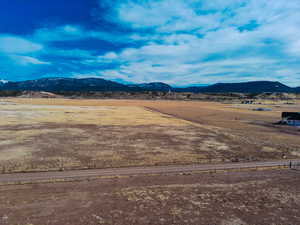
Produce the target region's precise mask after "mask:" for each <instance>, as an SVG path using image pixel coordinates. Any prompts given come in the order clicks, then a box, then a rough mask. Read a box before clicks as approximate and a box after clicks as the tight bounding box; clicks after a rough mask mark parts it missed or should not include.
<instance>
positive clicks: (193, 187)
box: [0, 170, 300, 225]
mask: <svg viewBox="0 0 300 225" xmlns="http://www.w3.org/2000/svg"><path fill="white" fill-rule="evenodd" d="M299 185H300V176H299V173H298V172H296V171H290V170H282V171H252V172H230V173H224V174H191V175H164V176H138V177H131V178H130V177H128V178H107V179H99V180H93V181H85V182H69V183H56V184H35V185H18V186H1V187H0V224H3V225H6V224H7V225H8V224H9V225H29V224H32V225H40V224H47V225H61V224H64V225H82V224H89V225H96V224H114V225H119V224H120V225H124V224H136V225H138V224H143V225H144V224H153V225H154V224H155V225H157V224H161V225H169V224H178V225H179V224H180V225H184V224H187V225H193V224H195V225H207V224H215V225H233V224H234V225H238V224H239V225H253V224H255V225H271V224H274V225H278V224H284V225H286V224H300V216H299V215H300V189H299Z"/></svg>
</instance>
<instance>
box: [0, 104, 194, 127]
mask: <svg viewBox="0 0 300 225" xmlns="http://www.w3.org/2000/svg"><path fill="white" fill-rule="evenodd" d="M41 123H62V124H64V123H66V124H93V125H101V126H105V125H112V126H113V125H117V126H138V125H161V126H164V125H167V126H168V125H170V124H172V125H173V126H183V125H188V124H190V122H187V121H184V120H181V119H177V118H174V117H171V116H166V115H163V114H160V113H156V112H152V111H149V110H146V109H144V108H142V107H134V106H119V107H117V106H94V107H92V106H54V105H29V104H28V105H26V104H16V105H13V104H11V105H0V126H6V125H20V124H22V125H28V124H30V125H32V124H41Z"/></svg>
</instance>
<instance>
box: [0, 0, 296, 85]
mask: <svg viewBox="0 0 300 225" xmlns="http://www.w3.org/2000/svg"><path fill="white" fill-rule="evenodd" d="M0 4H1V5H0V6H1V7H0V80H11V81H15V80H27V79H36V78H42V77H62V76H63V77H78V78H81V77H101V78H105V79H110V80H115V81H119V82H123V83H143V82H153V81H160V82H166V83H169V84H171V85H174V86H186V85H194V84H212V83H216V82H243V81H253V80H273V81H280V82H283V83H285V84H287V85H290V86H300V13H299V12H300V2H299V0H288V1H286V0H274V1H271V0H226V1H224V0H176V1H174V0H114V1H112V0H64V1H61V0H43V1H41V0H1V3H0Z"/></svg>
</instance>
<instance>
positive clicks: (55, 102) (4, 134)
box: [0, 98, 300, 173]
mask: <svg viewBox="0 0 300 225" xmlns="http://www.w3.org/2000/svg"><path fill="white" fill-rule="evenodd" d="M259 107H264V105H260V106H259ZM268 107H272V108H273V111H270V112H257V111H253V110H251V109H249V108H247V107H245V106H243V105H231V104H221V103H213V102H196V101H195V102H192V101H191V102H184V101H143V100H73V99H26V98H6V99H1V100H0V165H1V166H0V170H1V171H0V172H2V173H7V172H21V171H48V170H64V169H80V168H106V167H125V166H143V165H168V164H190V163H211V162H227V161H237V160H238V161H249V160H250V161H251V160H269V159H280V158H297V157H300V139H299V131H298V130H297V129H296V128H289V127H285V126H278V125H273V123H274V122H277V121H278V120H279V119H280V113H281V111H286V110H289V111H291V110H292V111H300V104H297V105H293V106H288V105H283V104H281V105H271V106H270V105H268Z"/></svg>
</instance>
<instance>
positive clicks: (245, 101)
mask: <svg viewBox="0 0 300 225" xmlns="http://www.w3.org/2000/svg"><path fill="white" fill-rule="evenodd" d="M253 103H254V101H253V100H244V101H242V104H253Z"/></svg>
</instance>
